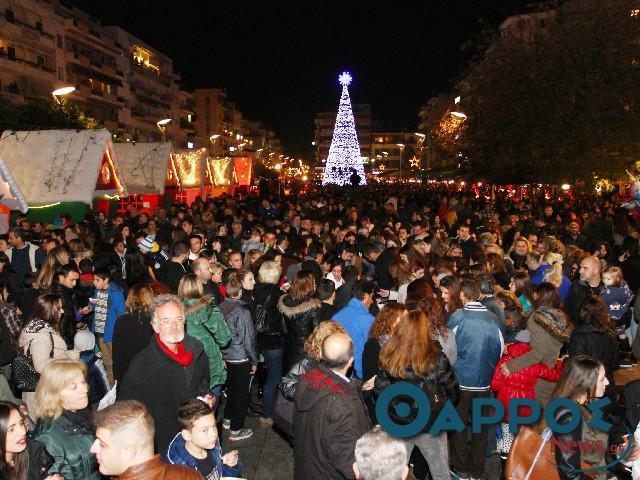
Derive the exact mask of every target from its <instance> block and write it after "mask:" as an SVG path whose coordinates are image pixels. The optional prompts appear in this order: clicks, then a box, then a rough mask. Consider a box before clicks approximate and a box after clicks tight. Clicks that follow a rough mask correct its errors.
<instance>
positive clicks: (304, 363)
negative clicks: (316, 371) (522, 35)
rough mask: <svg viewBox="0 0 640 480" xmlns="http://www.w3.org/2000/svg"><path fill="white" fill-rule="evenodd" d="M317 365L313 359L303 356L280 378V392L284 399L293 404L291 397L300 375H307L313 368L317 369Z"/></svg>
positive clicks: (294, 392)
mask: <svg viewBox="0 0 640 480" xmlns="http://www.w3.org/2000/svg"><path fill="white" fill-rule="evenodd" d="M317 366H318V364H317V363H316V361H315V360H314V359H312V358H311V357H309V356H305V357H304V358H303V359H302V360H300V361H299V362H298V363H296V364H295V365H294V366H293V367H291V370H289V372H288V373H287V374H286V375H285V376H284V377H282V381H281V382H280V391H281V392H282V395H284V398H286V399H287V400H290V401H292V402H293V396H294V395H295V394H296V385H297V383H298V380H299V379H300V377H301V376H302V375H304V374H305V373H307V372H308V371H309V370H311V369H312V368H313V367H317Z"/></svg>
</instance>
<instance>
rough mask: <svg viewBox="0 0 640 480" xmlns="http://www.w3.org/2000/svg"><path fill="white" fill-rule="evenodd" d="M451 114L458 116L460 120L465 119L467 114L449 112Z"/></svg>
mask: <svg viewBox="0 0 640 480" xmlns="http://www.w3.org/2000/svg"><path fill="white" fill-rule="evenodd" d="M451 115H453V116H454V117H456V118H459V119H461V120H466V119H467V114H466V113H464V112H458V111H456V112H451Z"/></svg>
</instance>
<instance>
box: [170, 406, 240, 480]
mask: <svg viewBox="0 0 640 480" xmlns="http://www.w3.org/2000/svg"><path fill="white" fill-rule="evenodd" d="M178 423H179V424H180V428H181V429H182V430H181V431H180V432H179V433H178V434H177V435H176V436H175V437H174V438H173V440H171V443H170V444H169V449H168V450H167V460H168V461H169V463H172V464H174V465H186V466H187V467H190V468H193V469H194V470H196V471H197V472H198V473H200V475H202V477H203V478H204V479H205V480H219V479H220V478H222V477H234V478H239V477H240V472H241V471H242V464H241V463H240V462H239V460H238V451H237V450H233V451H231V452H229V453H227V454H225V455H222V449H221V448H220V442H219V441H218V430H217V429H216V419H215V417H214V416H213V410H211V408H210V407H209V405H207V404H206V403H204V402H203V401H201V400H199V399H197V398H196V399H193V400H188V401H187V402H185V403H183V404H182V405H180V408H179V409H178Z"/></svg>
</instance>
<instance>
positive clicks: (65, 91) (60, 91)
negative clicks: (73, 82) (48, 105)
mask: <svg viewBox="0 0 640 480" xmlns="http://www.w3.org/2000/svg"><path fill="white" fill-rule="evenodd" d="M75 91H76V87H61V88H56V89H55V90H54V91H53V92H51V95H53V98H55V99H56V102H58V103H60V99H59V98H58V97H64V96H65V95H69V94H70V93H72V92H75Z"/></svg>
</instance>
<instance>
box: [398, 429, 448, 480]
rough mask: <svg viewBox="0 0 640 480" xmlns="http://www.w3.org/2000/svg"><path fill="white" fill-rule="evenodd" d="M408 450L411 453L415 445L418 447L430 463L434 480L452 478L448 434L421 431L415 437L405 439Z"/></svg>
mask: <svg viewBox="0 0 640 480" xmlns="http://www.w3.org/2000/svg"><path fill="white" fill-rule="evenodd" d="M405 442H406V444H407V450H408V451H409V453H411V450H413V447H418V448H419V449H420V453H422V456H423V457H424V459H425V460H426V461H427V465H429V472H430V473H431V478H433V480H450V478H451V474H450V473H449V448H448V445H447V434H446V433H445V432H442V433H441V434H440V435H430V434H428V433H421V434H419V435H416V436H415V437H411V438H407V439H405Z"/></svg>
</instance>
